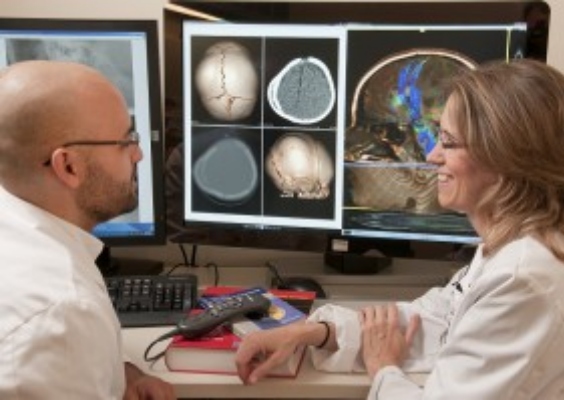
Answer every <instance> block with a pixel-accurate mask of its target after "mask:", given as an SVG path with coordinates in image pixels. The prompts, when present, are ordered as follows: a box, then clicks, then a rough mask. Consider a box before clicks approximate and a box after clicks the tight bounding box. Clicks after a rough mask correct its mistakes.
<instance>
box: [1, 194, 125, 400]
mask: <svg viewBox="0 0 564 400" xmlns="http://www.w3.org/2000/svg"><path fill="white" fill-rule="evenodd" d="M0 210H2V211H1V213H2V217H1V218H0V243H1V244H0V399H2V400H10V399H14V400H15V399H18V400H23V399H25V400H35V399H37V400H39V399H40V400H64V399H69V400H70V399H73V400H74V399H81V400H88V399H92V400H100V399H105V400H112V399H113V400H121V399H122V397H123V393H124V391H125V372H124V358H123V355H122V343H121V330H120V326H119V322H118V321H117V318H116V316H115V312H114V310H113V308H112V304H111V302H110V300H109V298H108V294H107V290H106V286H105V284H104V281H103V278H102V276H101V274H100V272H99V271H98V269H97V267H96V265H95V264H94V259H95V257H96V256H97V255H98V253H99V252H100V250H101V249H102V243H101V242H100V241H99V240H98V239H96V238H94V237H93V236H91V235H90V234H89V233H88V232H85V231H83V230H81V229H79V228H77V227H76V226H74V225H71V224H69V223H67V222H65V221H63V220H61V219H59V218H57V217H55V216H53V215H52V214H49V213H47V212H46V211H44V210H41V209H39V208H37V207H35V206H33V205H31V204H29V203H27V202H25V201H23V200H20V199H19V198H17V197H14V196H13V195H11V194H10V193H8V192H6V191H5V190H4V189H3V188H2V187H1V186H0Z"/></svg>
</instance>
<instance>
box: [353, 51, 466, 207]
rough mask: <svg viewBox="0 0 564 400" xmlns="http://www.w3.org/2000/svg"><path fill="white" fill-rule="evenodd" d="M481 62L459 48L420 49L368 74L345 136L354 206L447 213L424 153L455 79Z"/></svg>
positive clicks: (355, 98) (359, 87) (432, 142)
mask: <svg viewBox="0 0 564 400" xmlns="http://www.w3.org/2000/svg"><path fill="white" fill-rule="evenodd" d="M475 65H476V63H475V62H473V61H472V60H470V59H468V58H466V57H465V56H462V55H460V54H456V53H453V52H452V51H448V50H440V49H416V50H413V51H409V52H402V53H398V54H393V55H391V56H389V57H387V58H386V59H384V60H383V61H381V62H379V63H378V64H376V65H375V66H374V67H373V68H372V69H370V70H369V71H368V72H367V73H366V74H365V75H364V76H363V77H362V78H361V80H360V81H359V83H358V85H357V87H356V90H355V93H354V96H353V100H352V105H351V126H350V127H349V128H348V129H347V131H346V137H345V160H346V161H348V162H349V164H348V166H347V170H346V178H347V179H348V183H349V184H350V195H351V196H350V197H351V201H352V203H353V204H352V205H353V206H356V207H367V208H370V209H373V210H393V211H405V212H414V213H436V212H440V211H442V210H441V207H440V205H439V204H438V200H437V193H436V190H437V189H436V179H437V176H436V173H435V172H434V171H433V170H431V169H429V168H428V166H426V165H424V162H425V157H426V155H427V154H428V153H429V152H430V151H431V150H432V149H433V147H434V146H435V143H436V134H437V128H438V120H439V118H440V114H441V112H442V108H443V106H444V103H445V102H446V96H447V85H448V81H449V78H451V77H452V76H454V75H455V74H456V73H458V72H459V71H460V70H461V69H467V68H470V69H472V68H475ZM414 165H415V166H416V167H413V166H414Z"/></svg>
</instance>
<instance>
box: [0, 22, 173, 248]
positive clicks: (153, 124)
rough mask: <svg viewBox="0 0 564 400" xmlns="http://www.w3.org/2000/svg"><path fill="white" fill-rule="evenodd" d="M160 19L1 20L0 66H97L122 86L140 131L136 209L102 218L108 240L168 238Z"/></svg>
mask: <svg viewBox="0 0 564 400" xmlns="http://www.w3.org/2000/svg"><path fill="white" fill-rule="evenodd" d="M157 38H158V36H157V23H156V21H132V20H127V21H126V20H112V21H109V20H107V21H99V20H96V21H89V20H46V19H1V20H0V67H4V66H7V65H10V64H13V63H16V62H19V61H24V60H33V59H52V60H65V61H73V62H80V63H84V64H86V65H89V66H91V67H93V68H96V69H98V70H99V71H100V72H102V73H103V74H104V75H105V76H106V77H107V78H108V79H109V80H110V81H112V83H114V84H115V86H116V87H118V88H119V89H120V91H121V92H122V94H123V96H124V98H125V100H126V102H127V104H128V107H129V112H130V114H131V119H132V121H133V125H134V129H135V131H137V132H138V133H139V136H140V146H141V149H142V151H143V159H142V161H141V162H140V163H139V164H138V167H137V168H138V170H137V174H138V183H139V184H138V191H139V192H138V198H139V205H138V207H137V209H135V210H134V211H132V212H131V213H128V214H126V215H122V216H119V217H117V218H115V219H113V220H111V221H108V222H105V223H102V224H99V225H98V226H96V227H95V228H94V231H93V233H94V234H95V235H96V236H98V237H99V238H101V239H102V240H103V241H104V243H105V244H106V245H108V246H114V245H145V244H160V243H164V242H165V217H164V192H163V190H164V189H163V184H162V181H163V178H162V177H163V171H164V167H163V157H162V152H163V150H162V149H163V138H162V120H161V98H160V77H159V64H158V59H159V58H158V54H159V51H158V40H157Z"/></svg>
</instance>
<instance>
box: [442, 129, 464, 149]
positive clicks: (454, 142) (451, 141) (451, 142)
mask: <svg viewBox="0 0 564 400" xmlns="http://www.w3.org/2000/svg"><path fill="white" fill-rule="evenodd" d="M437 139H438V140H439V143H440V144H441V146H442V148H443V149H445V150H447V149H463V148H465V147H466V144H464V143H462V142H460V141H459V140H458V139H456V138H455V137H454V136H453V134H452V133H450V132H449V131H447V130H444V129H443V128H439V131H438V135H437Z"/></svg>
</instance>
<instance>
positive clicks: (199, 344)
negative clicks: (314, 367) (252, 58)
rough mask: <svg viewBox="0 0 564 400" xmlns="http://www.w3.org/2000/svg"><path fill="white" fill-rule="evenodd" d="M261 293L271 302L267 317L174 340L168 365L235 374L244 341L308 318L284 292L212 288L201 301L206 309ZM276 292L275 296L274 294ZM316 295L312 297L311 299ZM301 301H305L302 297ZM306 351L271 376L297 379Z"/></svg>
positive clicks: (174, 368)
mask: <svg viewBox="0 0 564 400" xmlns="http://www.w3.org/2000/svg"><path fill="white" fill-rule="evenodd" d="M243 292H245V293H249V292H253V293H262V294H263V295H264V296H266V297H268V298H269V299H270V301H271V307H270V309H269V311H268V315H266V316H263V317H262V318H259V319H249V318H245V317H241V318H238V319H237V320H235V321H233V322H232V323H231V325H230V326H225V325H224V326H221V327H218V328H216V329H214V330H213V331H212V332H210V333H209V334H207V335H205V336H203V337H200V338H197V339H185V338H183V337H182V336H176V337H174V338H173V340H172V341H171V343H170V344H169V346H168V347H167V349H166V351H165V363H166V365H167V367H168V369H169V370H171V371H183V372H193V373H212V374H236V373H237V370H236V366H235V361H234V359H235V353H236V351H237V348H238V347H239V344H240V343H241V340H242V338H243V337H244V336H245V335H247V334H248V333H250V332H254V331H257V330H264V329H275V328H277V327H281V326H285V325H288V324H291V323H294V322H297V321H300V320H303V319H305V318H306V314H305V313H304V312H303V311H301V310H299V309H297V308H296V307H294V306H293V305H291V304H290V303H289V302H287V301H285V300H283V299H282V298H281V297H278V296H277V295H276V294H279V295H282V296H284V295H286V294H285V293H284V291H278V292H272V291H266V290H265V289H263V288H252V289H246V290H241V289H240V288H236V287H213V288H209V289H206V290H205V291H204V293H203V294H202V297H201V298H200V299H199V304H200V306H201V307H202V308H203V309H206V308H208V307H210V306H211V305H212V304H213V303H214V302H217V301H223V300H225V298H226V297H229V296H233V295H238V294H240V293H243ZM275 293H276V294H275ZM304 295H305V296H307V297H309V298H311V302H313V299H314V298H315V293H310V294H308V293H304V294H301V297H304ZM311 296H313V297H311ZM302 300H305V298H303V299H302ZM304 354H305V348H303V347H301V348H298V349H297V350H296V352H295V353H294V356H293V357H291V358H290V359H289V360H288V361H287V362H286V363H285V364H283V365H280V366H279V367H277V368H276V369H275V370H273V371H272V372H271V373H270V376H272V377H287V378H293V377H295V376H296V375H297V374H298V372H299V369H300V366H301V363H302V360H303V358H304Z"/></svg>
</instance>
